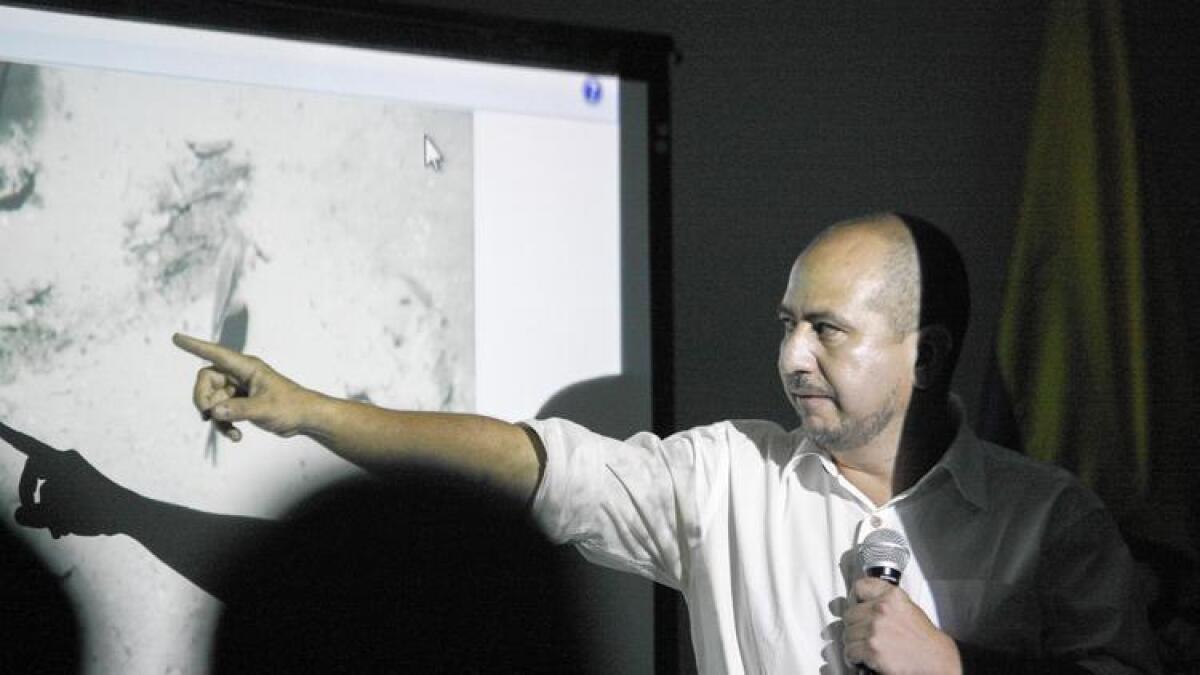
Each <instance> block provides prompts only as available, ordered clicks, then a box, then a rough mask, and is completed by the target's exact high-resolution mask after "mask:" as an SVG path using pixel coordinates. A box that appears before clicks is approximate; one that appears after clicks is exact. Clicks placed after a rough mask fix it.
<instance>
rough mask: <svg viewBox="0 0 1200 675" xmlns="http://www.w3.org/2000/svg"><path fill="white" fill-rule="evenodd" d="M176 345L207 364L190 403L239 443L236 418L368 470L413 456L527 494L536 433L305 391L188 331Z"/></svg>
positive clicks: (533, 475)
mask: <svg viewBox="0 0 1200 675" xmlns="http://www.w3.org/2000/svg"><path fill="white" fill-rule="evenodd" d="M173 339H174V342H175V344H176V346H178V347H179V348H180V349H183V350H184V351H187V352H189V353H191V354H194V355H196V356H198V357H200V358H202V359H204V360H206V361H208V362H209V363H211V364H212V365H210V366H208V367H205V368H202V369H201V370H200V372H199V373H197V375H196V384H195V388H194V390H193V392H192V400H193V402H194V403H195V405H196V408H197V409H198V410H199V411H200V413H201V414H202V415H203V416H204V417H205V418H206V419H211V420H212V422H213V423H214V424H215V425H216V426H217V429H218V430H219V431H220V432H221V433H222V434H224V435H225V436H227V437H229V438H230V439H232V440H234V441H238V440H241V431H240V430H239V429H238V428H237V427H236V426H234V424H235V423H237V422H242V421H246V422H250V423H251V424H254V425H255V426H258V427H261V428H262V429H265V430H267V431H270V432H272V433H275V434H278V435H280V436H293V435H296V434H303V435H305V436H308V437H310V438H312V439H314V440H316V441H318V442H319V443H321V444H322V445H324V446H325V447H327V448H329V449H330V450H332V451H333V452H335V453H337V454H338V455H340V456H342V457H344V458H345V459H347V460H349V461H351V462H354V463H355V464H358V465H359V466H361V467H363V468H365V469H367V470H368V471H371V472H373V473H379V474H386V473H389V472H390V471H392V470H394V469H396V468H398V467H400V466H403V465H404V464H406V463H411V462H413V461H417V462H429V463H433V464H438V465H441V466H445V467H449V468H451V469H453V470H455V471H459V472H461V473H463V474H464V475H466V476H468V477H472V478H476V479H480V480H483V481H486V482H488V483H491V484H494V485H496V486H497V487H500V488H502V489H504V490H506V491H508V492H511V493H512V494H513V495H515V496H517V497H519V498H521V499H528V498H529V497H530V496H532V494H533V491H534V489H536V487H537V483H538V477H539V475H540V472H541V468H542V462H543V461H544V460H543V456H544V452H543V451H542V450H541V448H540V445H539V441H538V440H537V438H536V436H535V435H534V434H533V432H531V431H529V430H527V429H526V428H524V427H522V426H519V425H515V424H510V423H508V422H504V421H501V420H497V419H493V418H490V417H483V416H480V415H467V414H458V413H436V412H407V411H399V410H389V409H386V408H380V407H378V406H374V405H371V404H368V403H360V402H357V401H350V400H346V399H338V398H333V397H330V396H326V395H324V394H321V393H318V392H315V391H312V390H310V389H306V388H304V387H302V386H300V385H298V384H296V383H295V382H292V381H291V380H289V379H288V378H286V377H284V376H283V375H280V374H279V373H277V372H275V370H274V369H273V368H271V367H270V366H269V365H267V364H266V363H265V362H264V361H263V360H262V359H259V358H257V357H254V356H248V355H245V354H241V353H239V352H236V351H233V350H231V349H228V348H226V347H223V346H221V345H219V344H216V343H212V342H206V341H204V340H198V339H196V338H193V337H189V336H187V335H182V334H178V333H177V334H176V335H175V336H174V338H173Z"/></svg>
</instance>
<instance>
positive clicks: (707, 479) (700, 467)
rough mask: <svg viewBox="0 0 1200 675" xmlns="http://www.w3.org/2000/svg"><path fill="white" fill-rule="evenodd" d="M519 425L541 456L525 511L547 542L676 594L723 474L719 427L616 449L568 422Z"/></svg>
mask: <svg viewBox="0 0 1200 675" xmlns="http://www.w3.org/2000/svg"><path fill="white" fill-rule="evenodd" d="M525 424H526V425H527V426H528V427H529V428H530V429H532V430H533V431H534V432H535V433H537V435H538V437H539V438H540V439H541V441H542V444H543V446H544V447H545V450H546V465H545V470H544V472H543V475H542V481H541V483H540V484H539V486H538V489H537V492H536V493H535V495H534V499H533V506H532V511H533V517H534V519H535V520H536V521H537V522H538V524H539V525H540V526H541V527H542V529H543V531H545V533H546V534H547V536H548V537H550V539H551V540H552V541H555V542H557V543H571V544H573V545H575V547H576V548H577V549H579V551H580V552H581V553H582V554H583V556H584V557H585V558H587V559H588V560H590V561H592V562H595V563H598V564H601V565H605V566H607V567H612V568H615V569H619V570H623V571H627V572H633V573H636V574H639V575H641V576H644V577H646V578H649V579H652V580H654V581H657V582H659V583H661V584H665V585H667V586H670V587H672V588H676V589H678V588H681V587H682V586H683V584H684V583H685V580H686V576H687V574H688V569H689V567H690V563H691V561H690V557H691V552H692V551H693V550H694V549H695V548H696V546H697V545H698V542H699V540H700V538H701V537H702V534H703V529H704V522H705V521H706V520H707V518H708V512H709V511H711V510H712V509H711V504H712V501H713V500H712V499H710V498H709V497H710V496H711V493H712V491H713V486H714V485H716V484H719V483H720V479H719V476H720V475H721V474H722V473H724V474H727V473H728V452H726V451H725V450H726V446H727V434H728V432H727V430H726V429H724V426H725V425H722V424H718V425H713V426H711V427H701V428H698V429H693V430H690V431H686V432H681V433H679V434H675V435H673V436H671V437H669V438H666V439H661V438H659V437H657V436H655V435H653V434H649V433H641V434H637V435H635V436H633V437H631V438H629V439H627V440H624V441H621V440H616V439H612V438H608V437H605V436H601V435H599V434H596V433H593V432H591V431H589V430H587V429H585V428H584V427H582V426H580V425H578V424H575V423H573V422H569V421H567V420H561V419H551V420H531V421H527V422H525ZM701 505H708V506H706V507H703V508H702V506H701Z"/></svg>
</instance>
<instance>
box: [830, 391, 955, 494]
mask: <svg viewBox="0 0 1200 675" xmlns="http://www.w3.org/2000/svg"><path fill="white" fill-rule="evenodd" d="M956 430H957V425H956V424H955V416H954V414H953V412H952V411H951V408H950V402H949V400H948V399H947V398H945V397H940V398H937V399H933V400H931V399H928V398H925V397H921V396H914V397H913V399H912V402H911V403H910V405H909V407H908V411H907V413H906V414H905V415H904V418H903V419H902V420H901V419H897V420H896V424H895V425H894V426H891V425H889V427H888V428H887V429H885V430H884V431H883V432H882V433H880V434H879V436H877V437H876V438H875V439H873V440H872V442H871V443H870V444H868V445H866V446H863V447H861V448H855V449H853V450H848V451H843V452H838V453H831V454H832V455H833V460H834V462H835V463H836V464H837V465H838V468H839V470H841V472H842V475H843V476H845V477H846V480H848V481H850V482H851V483H852V484H853V485H854V486H855V487H857V488H858V489H859V490H861V491H862V492H863V494H865V495H866V496H867V498H868V499H870V500H871V501H872V502H873V503H874V504H875V505H876V506H882V505H883V504H885V503H886V502H887V501H888V500H890V499H891V498H892V497H893V496H895V495H897V494H900V493H901V492H904V491H905V490H907V489H909V488H910V487H912V486H913V485H915V484H916V483H917V481H919V480H920V479H921V477H922V476H924V475H925V474H926V473H928V472H929V469H931V468H933V465H934V464H936V463H937V461H938V460H939V459H941V457H942V455H943V454H945V452H946V449H947V448H949V447H950V443H951V442H952V441H953V440H954V435H955V432H956Z"/></svg>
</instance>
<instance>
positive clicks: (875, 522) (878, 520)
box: [870, 516, 883, 527]
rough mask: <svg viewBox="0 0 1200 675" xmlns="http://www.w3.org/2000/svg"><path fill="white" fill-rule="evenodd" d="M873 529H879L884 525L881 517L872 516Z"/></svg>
mask: <svg viewBox="0 0 1200 675" xmlns="http://www.w3.org/2000/svg"><path fill="white" fill-rule="evenodd" d="M870 522H871V527H879V526H880V525H882V524H883V519H882V518H880V517H879V516H871V521H870Z"/></svg>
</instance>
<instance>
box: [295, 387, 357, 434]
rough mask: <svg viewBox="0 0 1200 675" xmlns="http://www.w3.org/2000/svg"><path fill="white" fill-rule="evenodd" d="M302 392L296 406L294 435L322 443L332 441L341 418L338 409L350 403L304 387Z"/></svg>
mask: <svg viewBox="0 0 1200 675" xmlns="http://www.w3.org/2000/svg"><path fill="white" fill-rule="evenodd" d="M300 392H301V395H300V396H298V397H297V405H296V426H295V428H294V430H293V432H292V433H293V434H297V433H298V434H302V435H304V436H308V437H309V438H312V439H313V440H316V441H322V442H324V441H328V440H330V439H332V437H333V435H334V433H333V430H334V428H335V423H336V421H337V418H338V416H339V412H338V407H339V406H341V405H345V404H347V403H348V402H347V401H343V400H341V399H336V398H333V397H332V396H327V395H325V394H322V393H321V392H318V391H313V390H311V389H304V388H303V387H301V389H300Z"/></svg>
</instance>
